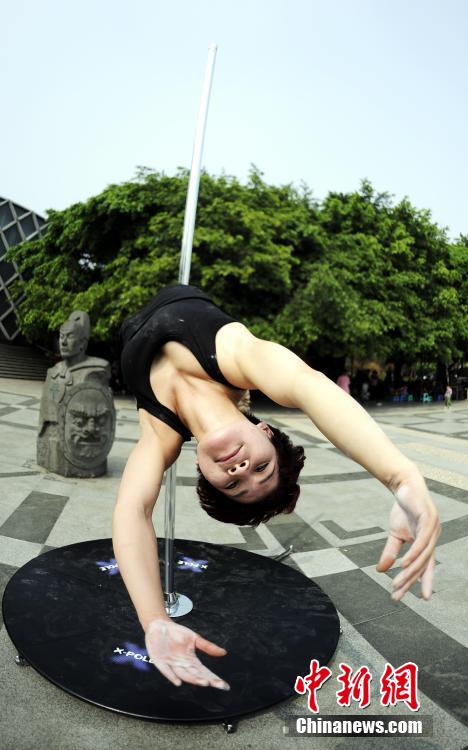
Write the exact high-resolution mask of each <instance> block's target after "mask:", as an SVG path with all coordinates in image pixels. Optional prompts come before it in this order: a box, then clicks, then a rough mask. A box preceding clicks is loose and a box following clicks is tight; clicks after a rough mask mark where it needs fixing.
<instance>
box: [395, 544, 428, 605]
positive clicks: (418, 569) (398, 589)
mask: <svg viewBox="0 0 468 750" xmlns="http://www.w3.org/2000/svg"><path fill="white" fill-rule="evenodd" d="M435 539H437V537H435ZM434 543H435V540H434ZM428 558H429V559H428ZM416 562H417V563H418V565H417V566H416V563H415V564H414V565H412V566H411V570H409V569H407V570H404V571H403V573H400V575H398V576H397V577H396V578H395V580H394V581H393V589H394V590H393V593H392V599H394V600H395V601H399V600H400V599H401V598H402V597H403V595H404V594H405V593H406V592H407V591H408V589H410V588H411V586H412V585H413V583H415V582H416V581H417V580H418V579H419V578H420V579H421V591H422V594H423V596H424V598H425V599H429V598H430V595H431V591H432V578H433V575H434V565H435V561H434V553H433V552H430V551H428V554H426V555H424V558H423V559H420V560H417V561H416ZM408 570H409V572H408ZM400 576H401V577H400ZM426 594H427V595H426Z"/></svg>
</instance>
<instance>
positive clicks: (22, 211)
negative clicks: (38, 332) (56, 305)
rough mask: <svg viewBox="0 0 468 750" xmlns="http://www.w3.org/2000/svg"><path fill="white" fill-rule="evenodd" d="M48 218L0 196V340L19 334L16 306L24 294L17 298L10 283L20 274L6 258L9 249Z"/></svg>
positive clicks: (37, 230) (39, 229)
mask: <svg viewBox="0 0 468 750" xmlns="http://www.w3.org/2000/svg"><path fill="white" fill-rule="evenodd" d="M45 225H46V222H45V219H44V218H43V217H42V216H39V215H38V214H35V213H34V212H33V211H30V210H29V209H27V208H24V207H23V206H19V205H18V204H17V203H13V202H12V201H10V200H7V199H6V198H0V341H13V340H14V339H15V338H16V337H17V336H18V334H19V330H18V323H17V320H16V308H17V306H18V305H19V303H20V302H21V301H22V299H23V298H24V294H21V295H20V296H17V297H14V295H13V293H12V291H11V285H12V283H13V281H15V279H17V278H18V277H20V273H19V271H18V267H17V265H16V263H13V262H12V261H9V260H7V259H6V258H5V253H6V251H7V250H8V248H10V247H12V246H13V245H18V244H19V243H20V242H24V241H25V240H32V239H34V238H35V237H38V236H40V235H41V234H42V232H43V231H44V230H45Z"/></svg>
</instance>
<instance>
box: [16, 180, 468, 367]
mask: <svg viewBox="0 0 468 750" xmlns="http://www.w3.org/2000/svg"><path fill="white" fill-rule="evenodd" d="M187 184H188V174H187V172H186V171H183V170H181V171H180V172H179V173H178V174H177V175H175V176H172V177H168V176H166V175H164V174H160V173H157V172H153V171H150V170H140V172H139V174H138V176H137V178H136V179H135V180H134V181H132V182H127V183H123V184H120V185H111V186H110V187H108V188H107V189H106V190H104V191H103V192H102V193H101V194H100V195H97V196H95V197H93V198H91V199H90V200H88V201H86V202H84V203H78V204H75V205H73V206H71V207H70V208H68V209H66V210H65V211H50V212H49V214H48V220H47V221H48V224H47V232H46V233H45V234H44V235H43V237H42V238H40V239H38V240H34V241H31V242H27V243H23V244H22V245H18V246H16V247H14V248H12V249H11V250H10V257H11V258H12V259H14V260H15V261H16V263H17V264H18V265H19V267H20V270H21V272H22V276H23V281H22V282H19V283H21V284H22V286H23V288H24V291H25V292H26V297H25V301H24V303H23V304H22V305H21V307H20V325H21V329H22V331H23V333H24V334H25V335H26V336H27V338H28V339H29V340H31V341H33V342H35V343H40V344H42V345H45V346H47V345H49V346H50V342H51V334H52V333H53V332H55V331H56V330H57V329H58V327H59V326H60V324H61V323H62V322H63V321H64V320H65V318H66V317H68V315H69V313H70V312H71V311H72V309H84V310H87V311H88V312H89V314H90V317H91V321H92V326H93V328H92V335H93V340H94V341H95V342H96V343H99V344H101V345H102V344H104V345H105V346H106V347H107V349H108V350H109V351H110V352H112V353H113V354H117V352H118V328H119V326H120V324H121V322H122V321H123V320H124V318H125V317H127V316H128V315H130V314H131V313H133V312H135V311H136V310H137V309H139V308H140V307H141V306H142V305H143V304H144V303H145V302H147V300H148V299H149V298H150V297H151V296H152V295H153V294H154V293H155V292H156V291H157V289H159V288H160V287H161V286H163V285H165V284H168V283H173V282H175V281H177V276H178V266H179V257H180V243H181V237H182V229H183V219H184V210H185V199H186V193H187ZM467 261H468V242H467V238H466V237H460V239H459V241H457V242H456V243H450V242H449V240H448V238H447V235H446V232H445V231H444V230H443V229H440V228H439V227H438V226H437V225H436V224H435V223H433V222H432V221H431V216H430V213H429V212H428V211H418V210H417V209H415V208H414V207H413V206H412V205H411V204H410V202H409V201H408V200H407V199H405V200H403V201H401V202H400V203H398V204H396V205H393V203H392V200H391V198H390V196H389V195H388V194H386V193H376V192H375V191H374V189H373V188H372V186H371V184H370V183H369V182H368V181H364V182H363V183H362V185H361V187H360V189H359V190H358V191H356V192H353V193H349V194H339V193H330V194H329V195H328V196H327V197H326V198H325V200H324V201H323V202H321V203H318V202H317V201H315V200H313V198H312V196H311V194H310V192H309V191H308V190H307V189H306V188H305V187H303V188H302V189H297V188H295V187H293V186H292V185H282V186H272V185H268V184H266V183H265V181H264V180H263V177H262V175H261V173H260V172H259V171H258V170H257V169H255V168H253V169H252V170H251V173H250V176H249V179H248V181H247V183H246V184H241V183H240V182H239V181H238V180H237V179H236V178H234V177H228V176H225V175H222V176H220V177H213V176H210V175H208V174H203V175H202V177H201V182H200V194H199V202H198V209H197V223H196V230H195V236H194V243H193V256H192V269H191V283H193V284H196V285H199V286H201V287H203V288H204V289H206V290H207V291H208V292H209V293H210V294H211V295H212V297H213V299H214V301H215V302H217V303H218V304H220V305H222V306H223V308H224V309H225V310H226V311H227V312H228V313H230V314H231V315H233V317H235V318H237V319H240V320H241V321H243V322H245V323H246V324H247V325H248V326H249V327H251V328H252V330H253V331H254V332H255V333H256V334H257V335H261V336H264V337H267V338H272V339H275V340H276V341H279V342H280V343H283V344H285V345H287V346H289V347H291V348H292V349H294V350H295V351H296V352H297V353H298V354H300V355H301V356H304V357H306V358H311V359H313V357H314V356H317V355H320V356H327V355H328V356H335V357H338V356H344V355H346V354H350V355H354V356H356V357H362V356H376V357H380V358H389V357H394V358H395V357H396V358H400V359H406V360H408V359H410V360H412V361H414V360H415V359H422V360H425V361H435V360H439V361H443V362H447V363H448V362H450V361H452V360H454V359H457V358H458V357H460V356H461V355H462V353H463V352H466V349H467V342H468V322H467V321H468V315H467V313H468V273H467V268H468V265H467Z"/></svg>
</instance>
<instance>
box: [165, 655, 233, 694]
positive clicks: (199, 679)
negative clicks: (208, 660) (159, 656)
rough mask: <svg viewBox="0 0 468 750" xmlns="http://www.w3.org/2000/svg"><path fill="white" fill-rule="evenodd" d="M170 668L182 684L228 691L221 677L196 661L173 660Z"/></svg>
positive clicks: (226, 684)
mask: <svg viewBox="0 0 468 750" xmlns="http://www.w3.org/2000/svg"><path fill="white" fill-rule="evenodd" d="M172 667H173V669H174V671H175V673H176V674H177V676H178V677H179V678H180V679H181V680H183V681H184V682H189V683H190V684H192V685H200V686H201V687H208V686H211V687H214V688H218V689H219V690H229V689H230V688H229V685H228V683H227V682H225V681H224V680H223V679H222V678H221V677H218V675H216V674H215V673H214V672H211V670H209V669H207V667H205V665H204V664H202V662H201V661H199V660H198V659H194V660H193V661H190V662H187V661H186V660H175V661H173V662H172Z"/></svg>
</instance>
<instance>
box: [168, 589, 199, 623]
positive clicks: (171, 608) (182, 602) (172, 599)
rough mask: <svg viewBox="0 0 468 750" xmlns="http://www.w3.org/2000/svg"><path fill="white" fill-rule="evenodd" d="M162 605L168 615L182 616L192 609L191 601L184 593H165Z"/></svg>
mask: <svg viewBox="0 0 468 750" xmlns="http://www.w3.org/2000/svg"><path fill="white" fill-rule="evenodd" d="M164 606H165V609H166V612H167V614H168V615H169V617H182V616H183V615H188V613H189V612H191V611H192V609H193V602H192V600H191V599H189V598H188V596H185V594H177V593H175V594H167V595H166V602H165V605H164Z"/></svg>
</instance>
